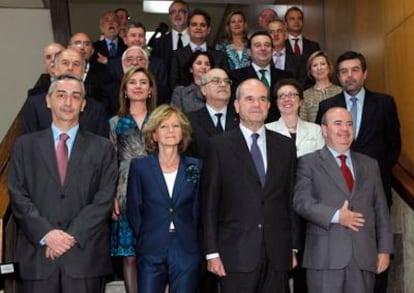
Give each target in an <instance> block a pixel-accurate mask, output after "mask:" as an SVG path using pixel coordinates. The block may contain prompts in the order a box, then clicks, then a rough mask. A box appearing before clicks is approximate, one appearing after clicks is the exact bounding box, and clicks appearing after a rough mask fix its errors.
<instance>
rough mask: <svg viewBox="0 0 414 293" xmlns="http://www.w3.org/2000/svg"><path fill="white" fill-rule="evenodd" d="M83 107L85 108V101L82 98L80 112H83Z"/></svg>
mask: <svg viewBox="0 0 414 293" xmlns="http://www.w3.org/2000/svg"><path fill="white" fill-rule="evenodd" d="M85 107H86V99H85V98H84V99H83V102H82V107H81V112H83V110H84V109H85Z"/></svg>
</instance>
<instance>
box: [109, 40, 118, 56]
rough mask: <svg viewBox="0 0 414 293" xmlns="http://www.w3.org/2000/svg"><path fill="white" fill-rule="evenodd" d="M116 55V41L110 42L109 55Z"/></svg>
mask: <svg viewBox="0 0 414 293" xmlns="http://www.w3.org/2000/svg"><path fill="white" fill-rule="evenodd" d="M115 56H116V44H115V42H110V43H109V57H115Z"/></svg>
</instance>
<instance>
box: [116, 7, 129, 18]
mask: <svg viewBox="0 0 414 293" xmlns="http://www.w3.org/2000/svg"><path fill="white" fill-rule="evenodd" d="M120 11H123V12H125V13H126V15H127V16H129V13H128V10H126V9H125V8H122V7H120V8H117V9H115V10H114V13H115V14H117V13H118V12H120Z"/></svg>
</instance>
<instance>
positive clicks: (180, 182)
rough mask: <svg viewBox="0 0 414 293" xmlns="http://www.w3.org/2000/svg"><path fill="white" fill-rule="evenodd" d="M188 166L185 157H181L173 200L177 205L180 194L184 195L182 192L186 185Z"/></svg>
mask: <svg viewBox="0 0 414 293" xmlns="http://www.w3.org/2000/svg"><path fill="white" fill-rule="evenodd" d="M186 165H187V161H186V159H185V157H183V156H181V157H180V164H179V165H178V170H177V176H176V177H175V183H174V189H173V194H172V200H173V202H174V203H177V201H178V200H179V197H180V194H182V192H181V190H182V189H183V188H184V186H185V185H186V184H188V183H187V182H186V180H185V179H186V178H185V177H186V173H185V172H186V170H185V169H186Z"/></svg>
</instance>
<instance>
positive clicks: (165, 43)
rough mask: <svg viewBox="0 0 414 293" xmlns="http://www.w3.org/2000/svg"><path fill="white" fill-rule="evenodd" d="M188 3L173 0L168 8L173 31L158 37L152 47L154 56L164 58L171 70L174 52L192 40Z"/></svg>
mask: <svg viewBox="0 0 414 293" xmlns="http://www.w3.org/2000/svg"><path fill="white" fill-rule="evenodd" d="M188 8H189V7H188V3H187V2H185V1H181V0H176V1H173V2H172V3H171V5H170V7H169V9H168V19H169V21H170V26H171V31H170V32H169V33H167V34H165V35H163V36H161V37H160V38H158V39H155V41H154V45H153V47H152V53H151V55H152V56H156V57H159V58H161V59H163V60H164V63H165V64H166V66H167V70H168V71H169V66H170V64H171V57H172V52H173V51H175V50H177V49H179V48H182V47H185V46H187V45H188V42H189V41H190V36H189V34H188V29H187V18H188V11H189V9H188Z"/></svg>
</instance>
